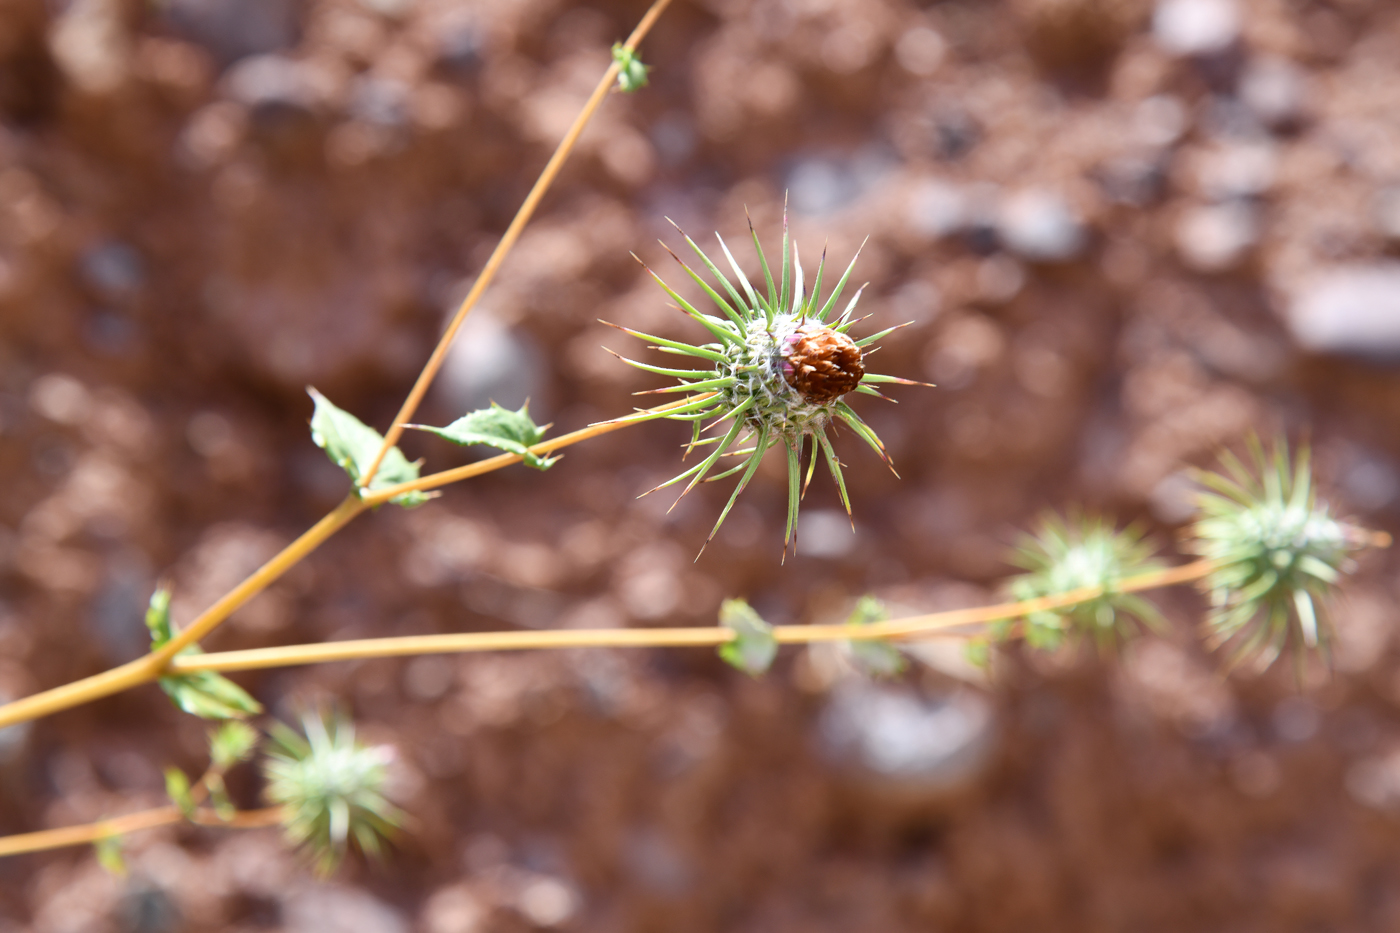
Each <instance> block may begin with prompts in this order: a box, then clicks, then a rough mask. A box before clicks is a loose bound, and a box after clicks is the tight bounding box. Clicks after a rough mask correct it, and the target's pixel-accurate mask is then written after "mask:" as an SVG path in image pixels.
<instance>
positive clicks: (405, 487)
mask: <svg viewBox="0 0 1400 933" xmlns="http://www.w3.org/2000/svg"><path fill="white" fill-rule="evenodd" d="M714 394H715V393H713V392H706V393H703V394H701V395H692V396H689V397H687V398H683V399H681V400H680V401H679V402H672V403H671V404H669V405H661V406H659V407H657V408H648V409H646V410H644V411H640V412H638V413H636V414H634V415H627V416H625V417H622V418H614V419H613V420H611V421H601V422H599V423H598V424H590V425H589V426H588V427H586V428H580V429H579V430H577V431H571V432H569V433H568V434H561V435H559V436H558V437H556V438H552V439H550V440H547V441H541V442H540V443H538V444H536V445H535V446H533V447H531V448H530V452H531V453H534V454H547V453H549V452H551V451H555V450H562V449H563V448H565V447H568V446H570V445H572V444H577V443H578V442H579V441H586V440H588V439H589V438H591V437H598V436H599V435H602V434H609V433H611V432H613V431H616V430H619V429H620V428H626V427H630V426H631V425H634V424H641V423H643V422H645V421H653V420H655V419H657V418H663V417H665V416H666V413H667V412H669V411H671V410H673V409H676V408H683V407H685V406H686V405H691V404H693V403H695V402H698V401H702V400H704V399H707V398H709V397H711V396H712V395H714ZM524 459H525V458H524V457H522V456H520V455H519V454H500V455H499V456H496V457H491V458H489V459H487V460H478V461H477V462H476V463H469V464H467V465H466V466H460V467H454V468H453V469H450V470H443V471H442V472H440V473H430V474H428V475H427V476H422V477H419V478H418V479H415V480H410V481H409V482H407V483H399V484H398V485H397V486H388V487H386V488H384V489H379V490H376V491H375V492H373V493H369V494H367V495H365V497H364V499H363V500H362V501H363V503H364V504H365V506H367V507H370V508H372V507H374V506H377V505H382V504H384V503H385V502H388V501H389V500H390V499H392V498H394V497H395V496H401V495H403V494H404V493H406V492H414V491H422V490H425V489H437V488H438V487H439V486H446V485H448V484H450V483H456V482H460V481H461V480H464V479H471V478H472V477H473V476H480V475H481V474H483V473H490V472H492V471H493V470H499V469H501V468H502V467H508V466H510V465H511V464H513V463H519V462H521V461H522V460H524Z"/></svg>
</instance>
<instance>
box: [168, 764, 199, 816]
mask: <svg viewBox="0 0 1400 933" xmlns="http://www.w3.org/2000/svg"><path fill="white" fill-rule="evenodd" d="M165 793H166V795H167V796H169V797H170V802H171V803H173V804H175V806H177V807H179V808H180V812H181V813H183V814H184V815H185V819H190V818H191V817H193V816H194V797H192V796H190V779H189V777H188V776H187V775H186V774H185V772H183V771H181V770H180V769H179V768H174V767H171V768H166V769H165Z"/></svg>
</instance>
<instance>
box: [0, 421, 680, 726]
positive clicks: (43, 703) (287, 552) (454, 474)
mask: <svg viewBox="0 0 1400 933" xmlns="http://www.w3.org/2000/svg"><path fill="white" fill-rule="evenodd" d="M701 397H703V396H696V397H691V398H686V399H682V400H681V401H679V402H674V403H672V404H670V405H662V406H660V407H658V408H651V409H647V410H645V411H641V412H637V413H636V414H633V415H628V416H626V417H623V418H616V419H614V420H612V421H604V422H602V423H600V424H595V425H590V426H589V427H586V428H583V429H581V430H578V431H573V432H571V433H569V434H564V435H561V436H560V437H556V438H554V439H553V440H548V441H544V442H543V443H540V444H536V445H535V446H534V447H532V448H530V449H531V450H532V451H533V452H535V453H537V454H546V453H548V452H550V451H553V450H559V449H561V448H564V447H568V446H570V445H571V444H577V443H579V442H580V441H586V440H588V439H589V438H593V437H597V436H599V435H601V434H607V433H609V432H611V431H616V430H618V429H620V428H625V427H630V426H631V425H634V424H642V423H644V422H647V421H650V420H653V419H655V418H661V417H664V416H665V414H666V412H667V411H669V410H671V409H673V408H677V407H680V406H682V405H686V404H689V403H691V402H694V401H696V399H697V398H701ZM520 460H521V458H520V457H519V456H518V455H516V454H502V455H501V456H499V457H492V458H490V459H489V460H482V461H479V462H477V463H472V464H468V465H467V466H464V467H458V468H457V469H454V470H444V471H442V472H441V473H434V474H432V475H430V476H425V477H422V478H421V479H418V480H415V481H414V482H412V483H405V484H403V485H401V486H393V487H390V488H389V489H385V490H382V491H379V492H376V493H374V494H373V495H367V496H365V497H364V498H363V499H361V498H358V497H356V496H355V495H350V496H347V497H346V499H345V500H344V501H343V502H341V503H340V505H338V506H337V507H336V508H335V510H334V511H332V512H331V513H330V514H328V515H327V516H326V517H325V518H323V519H321V520H320V521H319V522H317V523H316V524H315V525H313V526H311V528H310V529H308V530H307V531H306V533H305V534H303V535H302V536H301V537H299V538H297V539H296V540H295V541H293V542H292V543H291V544H289V545H287V546H286V547H285V548H283V549H282V550H281V551H280V552H279V553H278V554H276V555H275V556H274V557H273V558H272V559H271V560H269V561H268V562H267V563H265V564H263V565H262V566H261V567H259V568H258V569H257V570H256V571H254V572H253V574H252V575H251V576H250V577H248V578H247V579H246V580H244V581H243V582H242V583H240V584H238V586H236V587H234V588H233V589H232V590H230V591H229V592H228V593H227V594H226V595H225V596H224V597H223V598H221V599H220V600H219V601H218V602H216V603H214V605H212V606H210V607H209V608H208V609H206V610H204V612H202V613H200V615H199V616H198V617H197V618H196V619H195V620H194V621H193V622H192V623H190V625H189V627H188V628H185V629H184V630H183V631H181V632H180V633H179V634H178V635H177V636H176V637H174V638H172V639H171V640H170V641H169V642H168V643H166V644H165V645H164V646H163V647H162V648H161V649H160V650H159V651H154V652H152V653H150V654H148V655H146V656H145V657H141V658H137V659H136V660H135V661H129V662H127V663H126V664H123V665H121V666H120V667H114V668H112V669H111V670H109V671H104V672H102V673H101V674H94V675H93V676H91V677H84V678H83V679H82V680H75V681H73V682H72V683H69V684H64V685H63V686H61V687H54V688H53V689H51V690H44V691H42V692H40V693H36V694H33V695H31V696H27V697H23V698H22V699H19V700H14V701H13V702H10V703H6V704H4V705H3V706H0V728H4V727H5V726H12V725H14V724H15V723H20V722H26V721H28V720H31V719H39V718H41V717H44V716H48V715H51V714H53V713H57V712H59V711H61V710H65V709H70V708H72V707H74V706H81V705H82V704H84V703H90V702H92V701H93V700H97V699H101V698H102V697H105V696H111V695H112V694H114V693H120V692H122V691H123V690H130V689H131V688H132V687H137V686H140V685H141V684H144V683H149V682H151V681H153V680H157V679H158V678H160V677H162V676H164V675H165V674H166V673H168V672H172V671H174V670H175V669H174V668H172V667H170V664H171V662H172V659H173V658H174V657H175V654H176V653H177V652H179V651H180V650H181V649H183V648H185V647H186V646H187V645H190V644H193V643H194V642H196V641H198V640H199V639H201V638H203V637H204V636H206V635H208V634H209V633H210V632H212V631H213V630H214V629H215V628H217V627H218V626H219V625H220V624H221V623H222V622H223V621H224V620H225V619H227V618H228V617H229V616H231V615H233V613H234V612H235V611H236V610H237V609H238V608H239V607H241V606H242V605H243V604H244V603H246V602H248V600H250V599H252V598H253V597H254V596H256V595H258V594H259V593H261V592H262V591H263V590H265V589H267V587H269V586H270V585H272V584H273V583H274V582H275V581H276V580H277V579H278V578H279V577H281V576H282V574H284V573H286V572H287V571H288V570H290V569H291V568H292V567H295V566H296V565H297V564H298V563H300V562H301V560H302V559H303V558H305V557H306V556H307V555H308V554H310V553H311V552H312V551H314V550H315V549H316V548H317V547H318V546H319V545H320V544H321V542H323V541H325V540H326V539H327V538H329V537H330V536H331V535H333V534H335V533H336V532H337V531H339V530H340V529H341V528H343V527H345V525H347V524H349V522H350V521H351V519H353V518H355V516H357V515H359V514H360V513H361V512H363V511H364V510H365V509H368V508H373V507H374V506H377V505H382V504H383V503H385V502H387V501H389V500H390V499H392V498H393V497H394V496H397V495H400V494H401V493H404V492H408V491H409V490H411V489H436V488H438V487H440V486H446V485H448V484H449V483H455V482H457V481H459V480H463V479H468V478H470V477H473V476H480V475H481V474H483V473H490V472H492V471H493V470H499V469H501V468H502V467H507V466H510V465H511V464H513V463H519V462H520Z"/></svg>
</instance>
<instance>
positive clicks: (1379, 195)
mask: <svg viewBox="0 0 1400 933" xmlns="http://www.w3.org/2000/svg"><path fill="white" fill-rule="evenodd" d="M1371 218H1372V219H1373V220H1374V221H1375V224H1376V229H1377V230H1379V231H1380V232H1381V233H1382V234H1383V235H1384V236H1385V237H1386V239H1389V240H1400V185H1392V186H1390V187H1389V188H1382V189H1381V190H1380V191H1377V192H1376V193H1375V195H1374V196H1373V197H1372V198H1371Z"/></svg>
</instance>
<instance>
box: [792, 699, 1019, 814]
mask: <svg viewBox="0 0 1400 933" xmlns="http://www.w3.org/2000/svg"><path fill="white" fill-rule="evenodd" d="M995 726H996V721H995V716H994V713H993V710H992V706H991V704H990V703H989V702H987V700H986V699H985V698H984V697H983V696H982V695H981V694H980V693H976V692H973V691H971V690H960V691H957V692H955V693H952V694H948V695H945V696H942V697H936V698H929V697H925V696H922V695H920V694H919V693H917V692H916V691H914V690H912V689H910V688H909V687H905V686H900V685H886V684H877V683H871V682H869V681H866V680H861V679H855V678H852V679H850V680H847V681H844V682H842V683H841V684H840V685H839V686H838V687H837V688H836V689H835V690H834V691H833V692H832V693H831V695H830V698H829V700H828V701H827V705H826V708H825V709H824V710H823V711H822V714H821V719H820V722H819V729H820V734H821V744H822V748H823V749H824V751H825V752H826V753H827V755H828V756H829V757H830V758H831V759H832V760H833V761H837V762H841V763H843V764H846V765H848V766H852V767H855V768H856V769H858V770H860V771H864V772H865V773H867V774H869V775H871V776H873V777H876V778H878V779H880V780H881V781H887V782H890V784H891V785H893V786H897V787H899V788H901V789H904V790H909V791H915V792H918V793H922V794H929V795H938V794H941V793H945V792H948V791H950V790H954V789H957V788H959V787H962V786H965V785H967V784H968V783H970V782H971V781H973V780H974V779H975V778H976V777H977V775H979V774H980V773H981V772H982V769H983V768H984V767H985V766H986V765H987V763H988V761H989V759H990V755H991V751H992V747H993V739H994V736H995V732H996V728H995Z"/></svg>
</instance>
